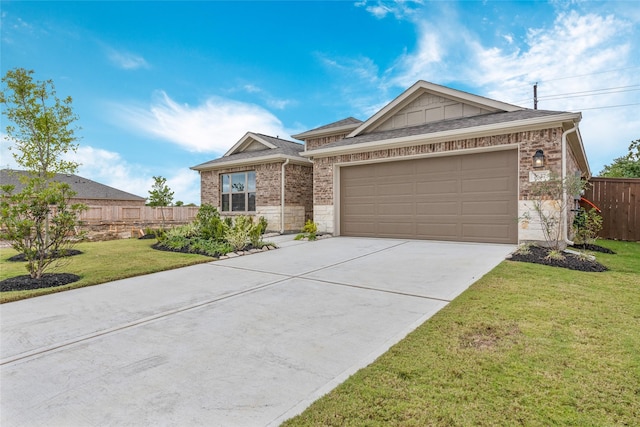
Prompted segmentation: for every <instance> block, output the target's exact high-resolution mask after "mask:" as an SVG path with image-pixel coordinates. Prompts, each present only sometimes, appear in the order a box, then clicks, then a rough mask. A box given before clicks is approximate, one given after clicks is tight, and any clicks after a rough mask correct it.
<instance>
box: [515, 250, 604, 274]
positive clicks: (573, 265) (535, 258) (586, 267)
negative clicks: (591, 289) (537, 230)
mask: <svg viewBox="0 0 640 427" xmlns="http://www.w3.org/2000/svg"><path fill="white" fill-rule="evenodd" d="M603 249H604V248H603ZM549 252H550V250H549V249H547V248H542V247H539V246H531V247H530V248H529V250H528V253H520V252H515V253H514V254H513V255H511V258H509V259H510V260H511V261H522V262H532V263H534V264H543V265H549V266H552V267H562V268H568V269H570V270H577V271H587V272H602V271H607V270H608V268H607V267H605V266H604V265H602V264H600V263H599V262H597V261H592V260H590V259H587V258H585V257H580V256H578V255H574V254H568V253H564V252H563V253H562V255H563V258H562V259H555V258H549V257H548V255H549Z"/></svg>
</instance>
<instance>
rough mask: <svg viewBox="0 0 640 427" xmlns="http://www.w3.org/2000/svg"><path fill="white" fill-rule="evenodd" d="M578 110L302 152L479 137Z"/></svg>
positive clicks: (552, 121)
mask: <svg viewBox="0 0 640 427" xmlns="http://www.w3.org/2000/svg"><path fill="white" fill-rule="evenodd" d="M580 117H581V114H580V113H562V114H558V115H554V116H544V117H535V118H531V119H524V120H517V121H510V122H504V123H493V124H490V125H483V126H472V127H468V128H463V129H452V130H447V131H441V132H434V133H428V134H419V135H411V136H405V137H400V138H391V139H383V140H378V141H370V142H363V143H360V144H352V145H340V146H337V147H330V148H318V149H316V150H309V151H303V152H302V153H300V155H301V156H304V157H310V158H313V157H328V156H332V155H337V154H349V153H356V152H363V151H372V150H378V149H384V148H387V147H394V148H395V147H403V146H411V145H414V144H415V143H416V142H420V143H427V144H434V143H438V142H444V141H451V140H454V139H460V138H466V137H480V136H489V135H495V134H497V133H498V134H503V133H508V132H516V131H527V130H535V129H539V128H540V127H541V125H546V126H553V125H557V126H562V124H563V123H564V122H567V121H575V120H580Z"/></svg>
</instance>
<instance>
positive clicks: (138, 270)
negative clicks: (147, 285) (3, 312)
mask: <svg viewBox="0 0 640 427" xmlns="http://www.w3.org/2000/svg"><path fill="white" fill-rule="evenodd" d="M155 242H156V241H155V240H138V239H124V240H112V241H107V242H91V243H79V244H78V245H76V246H75V247H74V249H79V250H81V251H82V252H83V253H82V254H81V255H76V256H72V257H68V258H65V259H64V263H63V265H61V266H59V267H56V268H53V269H50V270H47V272H51V273H56V272H58V273H73V274H77V275H78V276H80V277H81V279H80V280H79V281H77V282H74V283H70V284H68V285H66V286H60V287H56V288H45V289H35V290H32V291H11V292H2V293H0V303H5V302H10V301H17V300H20V299H25V298H31V297H35V296H40V295H46V294H50V293H54V292H61V291H66V290H69V289H76V288H81V287H84V286H91V285H97V284H100V283H105V282H110V281H112V280H118V279H124V278H127V277H133V276H139V275H142V274H149V273H155V272H158V271H163V270H171V269H174V268H179V267H185V266H187V265H193V264H199V263H203V262H208V261H211V260H212V258H210V257H206V256H202V255H195V254H181V253H175V252H165V251H157V250H154V249H151V245H153V244H154V243H155ZM16 253H17V252H16V251H14V250H13V249H0V280H4V279H6V278H9V277H15V276H21V275H23V274H27V270H26V268H25V264H26V263H24V262H9V261H7V259H8V258H10V257H11V256H13V255H15V254H16Z"/></svg>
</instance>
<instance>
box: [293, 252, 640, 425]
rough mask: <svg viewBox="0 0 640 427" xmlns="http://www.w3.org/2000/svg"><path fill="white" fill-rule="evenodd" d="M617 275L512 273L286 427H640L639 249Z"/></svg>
mask: <svg viewBox="0 0 640 427" xmlns="http://www.w3.org/2000/svg"><path fill="white" fill-rule="evenodd" d="M599 244H601V245H602V246H606V247H608V248H610V249H613V250H614V251H616V252H618V254H617V255H604V254H597V257H598V261H600V262H602V263H603V264H605V265H606V266H608V267H609V268H610V271H608V272H604V273H583V272H576V271H570V270H566V269H560V268H554V267H547V266H542V265H536V264H527V263H518V262H513V261H504V262H503V263H501V264H500V265H499V266H498V267H496V268H495V269H494V270H493V271H491V272H490V273H489V274H487V275H485V276H484V277H483V278H482V279H481V280H479V281H478V282H476V283H475V284H474V285H472V286H471V287H470V288H469V289H468V290H467V291H466V292H464V293H463V294H462V295H461V296H459V297H458V298H456V299H455V300H454V301H453V302H452V303H450V304H449V305H448V306H447V307H445V308H444V309H443V310H441V311H440V312H438V313H437V314H436V315H435V316H434V317H432V318H431V319H430V320H428V321H427V322H425V323H424V324H422V325H421V326H420V327H418V328H417V329H416V330H415V331H414V332H412V333H411V334H409V335H408V336H407V337H406V338H405V339H404V340H403V341H401V342H400V343H398V344H397V345H395V346H394V347H392V348H391V349H390V350H389V351H388V352H387V353H385V354H384V355H382V356H381V357H380V358H379V359H378V360H376V361H375V362H374V363H372V364H371V365H369V366H368V367H366V368H364V369H362V370H360V371H359V372H357V373H356V374H354V375H353V376H352V377H350V378H349V379H348V380H347V381H345V382H344V383H343V384H341V385H340V386H338V387H337V388H336V389H334V390H333V391H332V392H330V393H328V394H327V395H326V396H324V397H323V398H321V399H319V400H318V401H316V402H315V403H314V404H313V405H311V406H310V407H309V408H308V409H307V410H306V411H304V412H303V413H302V414H301V415H299V416H297V417H294V418H293V419H291V420H288V421H286V422H285V423H284V424H283V425H284V426H288V427H292V426H308V425H318V426H319V425H325V426H362V425H366V426H430V425H439V426H456V425H459V426H466V425H492V426H493V425H504V426H512V425H528V426H547V425H580V426H600V425H640V333H639V332H638V331H640V261H639V260H640V243H630V242H615V241H602V242H599Z"/></svg>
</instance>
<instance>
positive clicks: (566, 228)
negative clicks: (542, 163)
mask: <svg viewBox="0 0 640 427" xmlns="http://www.w3.org/2000/svg"><path fill="white" fill-rule="evenodd" d="M577 129H578V124H577V123H574V124H573V127H572V128H571V129H568V130H566V131H564V132H562V182H563V190H562V205H563V206H564V209H563V210H562V238H563V239H564V242H565V243H566V244H567V245H569V246H573V242H572V241H571V240H569V226H568V225H567V221H568V215H569V213H568V210H567V207H568V204H567V196H568V195H567V188H566V184H564V183H566V179H567V135H569V134H570V133H571V132H575V131H576V130H577Z"/></svg>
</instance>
